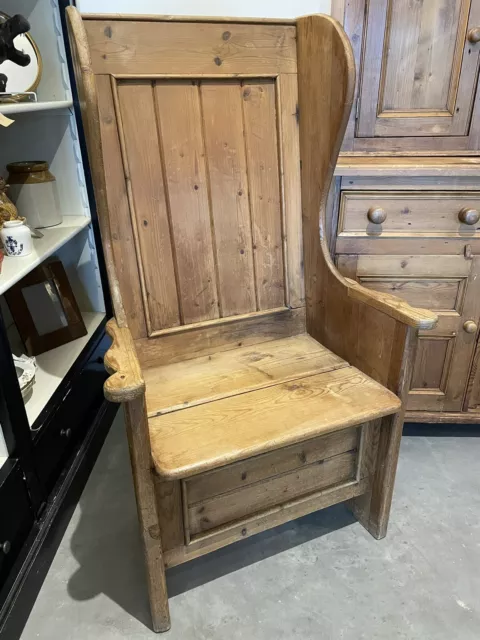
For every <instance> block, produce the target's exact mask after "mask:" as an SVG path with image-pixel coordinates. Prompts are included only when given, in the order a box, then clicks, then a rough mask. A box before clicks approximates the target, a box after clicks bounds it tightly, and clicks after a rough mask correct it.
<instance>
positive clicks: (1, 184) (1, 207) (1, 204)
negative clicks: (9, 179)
mask: <svg viewBox="0 0 480 640" xmlns="http://www.w3.org/2000/svg"><path fill="white" fill-rule="evenodd" d="M8 187H9V185H8V184H7V183H6V182H5V180H4V179H3V178H1V177H0V228H1V227H2V225H3V223H4V222H6V221H7V220H17V219H18V210H17V207H16V206H15V205H14V204H13V202H12V201H11V200H10V198H9V197H8V196H7V189H8Z"/></svg>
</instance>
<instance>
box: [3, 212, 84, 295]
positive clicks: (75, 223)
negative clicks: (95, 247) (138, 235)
mask: <svg viewBox="0 0 480 640" xmlns="http://www.w3.org/2000/svg"><path fill="white" fill-rule="evenodd" d="M90 221H91V218H90V217H88V216H64V218H63V222H62V223H61V224H59V225H57V226H56V227H50V228H49V229H41V231H42V233H43V234H44V236H43V238H33V251H32V253H31V254H30V255H29V256H25V257H24V258H17V257H13V258H12V257H8V256H5V258H4V260H3V264H2V270H1V273H0V294H2V293H5V291H7V290H8V289H10V287H11V286H13V285H14V284H15V283H16V282H18V281H19V280H21V279H22V278H23V277H24V276H26V275H27V273H30V271H31V270H32V269H34V268H35V267H38V265H39V264H41V263H42V262H43V261H44V260H45V259H46V258H48V257H49V256H51V255H52V253H54V252H55V251H56V250H57V249H59V248H60V247H62V246H63V245H64V244H65V243H66V242H68V241H69V240H70V239H71V238H73V237H74V236H76V235H77V233H79V232H80V231H81V230H82V229H84V228H85V227H86V226H88V225H89V224H90Z"/></svg>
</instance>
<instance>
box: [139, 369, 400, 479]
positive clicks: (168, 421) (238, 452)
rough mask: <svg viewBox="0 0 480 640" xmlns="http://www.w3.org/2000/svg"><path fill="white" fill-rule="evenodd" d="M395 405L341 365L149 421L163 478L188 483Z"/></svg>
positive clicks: (394, 400) (378, 387) (372, 384)
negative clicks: (193, 479) (184, 479)
mask: <svg viewBox="0 0 480 640" xmlns="http://www.w3.org/2000/svg"><path fill="white" fill-rule="evenodd" d="M400 406H401V403H400V400H399V399H398V398H397V397H396V396H395V395H394V394H393V393H391V392H390V391H388V390H387V389H385V387H382V385H380V384H378V383H377V382H375V381H374V380H372V379H371V378H369V377H368V376H366V375H365V374H363V373H362V372H361V371H359V370H358V369H355V367H343V368H341V369H336V370H333V371H328V372H325V373H321V374H316V375H312V376H309V377H305V378H301V379H297V380H295V381H293V382H292V381H290V382H283V383H281V384H277V385H276V386H273V387H267V388H263V389H257V390H255V391H251V392H249V393H243V394H241V395H236V396H232V397H229V398H223V399H221V400H218V401H216V402H210V403H207V404H202V405H198V406H196V407H189V408H187V409H184V410H182V411H176V412H173V413H169V414H166V415H163V416H156V417H154V418H150V419H149V421H148V422H149V430H150V440H151V447H152V458H153V462H154V464H155V467H156V469H157V472H158V473H159V475H160V476H161V477H163V478H165V479H179V478H186V477H189V476H192V475H195V474H197V473H201V472H204V471H210V470H212V469H216V468H219V467H221V466H223V465H226V464H230V463H232V462H236V461H238V460H243V459H245V458H249V457H250V456H255V455H259V454H261V453H266V452H267V451H272V450H274V449H278V448H279V447H284V446H287V445H290V444H295V443H296V442H302V441H305V440H308V439H310V438H314V437H316V436H319V435H322V434H323V433H330V432H333V431H337V430H339V429H344V428H347V427H351V426H354V425H358V424H361V423H364V422H367V421H369V420H374V419H376V418H380V417H382V416H385V415H389V414H392V413H395V412H396V411H398V410H399V409H400Z"/></svg>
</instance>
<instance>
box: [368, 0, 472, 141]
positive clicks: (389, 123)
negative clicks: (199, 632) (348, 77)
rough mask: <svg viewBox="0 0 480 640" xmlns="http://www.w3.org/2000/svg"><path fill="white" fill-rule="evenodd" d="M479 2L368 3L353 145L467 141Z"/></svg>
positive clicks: (411, 0)
mask: <svg viewBox="0 0 480 640" xmlns="http://www.w3.org/2000/svg"><path fill="white" fill-rule="evenodd" d="M479 24H480V1H479V0H429V1H428V2H419V1H417V0H395V2H394V1H393V0H370V2H369V3H368V4H367V9H366V33H365V40H364V51H363V72H362V77H361V96H360V104H359V111H358V124H357V132H356V135H357V136H358V137H396V136H413V137H417V136H460V137H461V136H468V135H469V132H470V125H471V123H472V114H473V107H474V97H475V93H476V88H477V80H478V58H479V52H480V44H479V43H476V42H471V41H470V39H469V37H470V36H469V34H470V31H471V29H473V28H474V27H477V26H478V25H479Z"/></svg>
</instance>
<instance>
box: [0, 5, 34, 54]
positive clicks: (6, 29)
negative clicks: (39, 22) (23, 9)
mask: <svg viewBox="0 0 480 640" xmlns="http://www.w3.org/2000/svg"><path fill="white" fill-rule="evenodd" d="M27 31H30V23H29V22H28V20H27V19H26V18H24V17H23V16H21V15H19V14H17V15H15V16H12V17H11V18H8V19H7V20H5V22H2V23H1V24H0V64H1V63H2V62H5V60H11V61H12V62H14V63H15V64H18V65H19V66H20V67H26V66H28V65H29V64H30V56H29V55H28V54H27V53H23V51H20V50H19V49H16V48H15V45H14V44H13V41H14V40H15V38H16V37H17V36H19V35H21V34H22V33H27Z"/></svg>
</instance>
